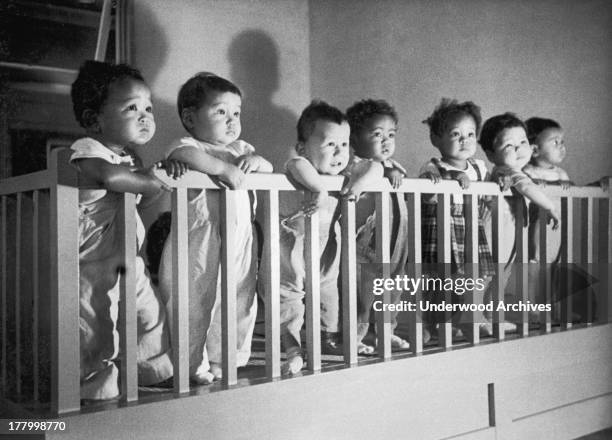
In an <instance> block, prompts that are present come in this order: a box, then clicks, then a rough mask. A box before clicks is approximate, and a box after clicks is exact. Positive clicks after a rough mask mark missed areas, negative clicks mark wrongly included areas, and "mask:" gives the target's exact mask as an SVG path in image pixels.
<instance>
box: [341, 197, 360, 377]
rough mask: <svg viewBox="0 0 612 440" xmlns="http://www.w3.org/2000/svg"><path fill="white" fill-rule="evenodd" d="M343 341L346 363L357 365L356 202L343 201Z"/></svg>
mask: <svg viewBox="0 0 612 440" xmlns="http://www.w3.org/2000/svg"><path fill="white" fill-rule="evenodd" d="M341 203H342V253H341V255H342V336H343V338H342V340H343V350H344V362H345V363H347V364H349V365H353V364H356V363H357V247H356V236H355V202H354V201H349V200H348V199H343V200H342V202H341Z"/></svg>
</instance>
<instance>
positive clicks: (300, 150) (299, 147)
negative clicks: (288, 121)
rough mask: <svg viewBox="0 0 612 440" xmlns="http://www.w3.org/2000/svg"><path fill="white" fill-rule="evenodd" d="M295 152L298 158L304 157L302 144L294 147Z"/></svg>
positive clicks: (299, 143)
mask: <svg viewBox="0 0 612 440" xmlns="http://www.w3.org/2000/svg"><path fill="white" fill-rule="evenodd" d="M295 151H297V154H298V155H300V156H304V152H305V146H304V142H298V143H297V144H296V145H295Z"/></svg>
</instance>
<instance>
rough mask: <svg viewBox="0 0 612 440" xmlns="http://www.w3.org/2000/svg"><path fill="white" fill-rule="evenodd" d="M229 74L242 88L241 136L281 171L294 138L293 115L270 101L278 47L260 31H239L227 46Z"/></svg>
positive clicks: (276, 76)
mask: <svg viewBox="0 0 612 440" xmlns="http://www.w3.org/2000/svg"><path fill="white" fill-rule="evenodd" d="M228 59H229V62H230V68H231V78H232V80H233V81H235V82H236V84H237V85H238V86H239V87H240V89H241V90H242V92H243V95H244V100H243V103H242V136H241V138H242V139H244V140H245V141H247V142H249V143H251V144H253V145H254V146H255V149H256V150H257V151H258V152H259V154H261V155H262V156H264V157H265V158H266V159H268V160H270V161H271V162H272V164H273V165H274V170H275V172H282V167H283V165H284V163H285V161H286V160H287V159H288V158H289V157H290V154H291V151H292V150H293V146H294V145H295V142H296V137H297V136H296V131H295V127H296V124H297V117H296V115H295V114H294V113H293V112H292V111H291V110H289V109H288V108H286V107H281V106H278V105H276V104H275V103H274V102H273V98H274V94H275V93H276V91H277V90H278V88H279V82H280V79H281V78H280V70H279V50H278V46H277V45H276V43H275V42H274V40H273V39H272V38H271V37H270V36H269V35H268V34H267V33H266V32H264V31H261V30H257V29H252V30H247V31H244V32H241V33H240V34H238V35H237V36H236V37H235V38H234V39H233V41H232V43H231V44H230V46H229V50H228Z"/></svg>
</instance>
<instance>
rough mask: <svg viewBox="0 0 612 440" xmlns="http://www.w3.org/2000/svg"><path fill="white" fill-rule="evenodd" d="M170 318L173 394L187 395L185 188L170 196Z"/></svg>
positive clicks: (187, 278)
mask: <svg viewBox="0 0 612 440" xmlns="http://www.w3.org/2000/svg"><path fill="white" fill-rule="evenodd" d="M171 207H172V208H171V209H172V226H171V228H170V234H171V235H170V237H169V239H170V240H172V241H171V243H172V304H171V305H170V306H171V310H172V319H171V344H172V364H173V366H174V393H175V394H181V393H187V392H189V266H188V243H187V231H188V225H187V189H185V188H175V189H174V190H173V191H172V196H171Z"/></svg>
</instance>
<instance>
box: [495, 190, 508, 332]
mask: <svg viewBox="0 0 612 440" xmlns="http://www.w3.org/2000/svg"><path fill="white" fill-rule="evenodd" d="M505 203H506V200H505V199H504V196H501V195H500V196H497V197H495V198H494V199H493V203H492V205H491V232H492V233H491V236H492V237H493V243H491V252H492V255H491V256H492V257H493V262H494V263H495V276H494V277H493V279H492V280H491V283H492V284H493V285H492V292H493V297H492V298H491V299H492V301H493V304H494V307H493V336H494V337H495V338H496V339H497V340H498V341H501V340H503V339H504V338H505V333H504V326H503V323H504V321H505V319H506V317H505V313H504V311H503V310H502V309H499V310H498V307H497V305H498V304H499V303H500V301H503V300H504V289H505V286H504V284H505V283H504V267H505V265H506V264H507V263H508V262H507V261H504V258H505V256H503V255H502V246H503V243H504V238H503V237H504V226H503V225H504V219H503V217H502V205H503V204H505Z"/></svg>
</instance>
